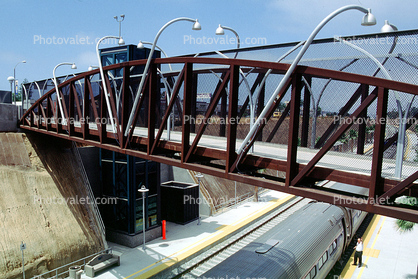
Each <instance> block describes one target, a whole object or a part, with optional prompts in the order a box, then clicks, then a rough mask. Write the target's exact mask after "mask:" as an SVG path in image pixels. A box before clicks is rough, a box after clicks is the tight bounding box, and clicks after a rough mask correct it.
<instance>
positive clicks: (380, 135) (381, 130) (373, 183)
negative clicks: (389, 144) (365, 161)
mask: <svg viewBox="0 0 418 279" xmlns="http://www.w3.org/2000/svg"><path fill="white" fill-rule="evenodd" d="M388 92H389V91H388V90H387V89H385V88H382V87H378V88H377V94H378V98H377V109H376V110H377V111H376V119H377V120H378V121H377V122H378V123H377V124H376V129H375V132H374V151H373V157H372V171H371V177H370V187H369V199H373V198H375V197H376V196H380V195H382V194H383V185H382V182H381V180H382V165H383V146H384V143H385V131H386V121H385V120H386V115H387V108H388ZM383 119H384V120H383Z"/></svg>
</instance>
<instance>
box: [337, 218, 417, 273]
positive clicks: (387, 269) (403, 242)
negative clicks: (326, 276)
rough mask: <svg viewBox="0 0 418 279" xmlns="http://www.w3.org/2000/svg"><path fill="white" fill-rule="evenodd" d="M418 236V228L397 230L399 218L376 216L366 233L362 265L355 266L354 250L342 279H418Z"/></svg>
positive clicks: (364, 235)
mask: <svg viewBox="0 0 418 279" xmlns="http://www.w3.org/2000/svg"><path fill="white" fill-rule="evenodd" d="M417 239H418V227H416V226H415V227H414V229H413V230H412V231H411V232H403V233H400V232H399V231H397V230H396V219H394V218H390V217H385V216H380V215H375V216H374V217H373V219H372V221H371V222H370V224H369V226H368V228H367V230H366V231H365V233H364V234H363V244H364V245H363V246H364V250H363V263H362V266H361V267H360V268H359V267H357V266H355V265H353V262H354V251H353V254H352V255H351V257H350V260H349V262H348V263H347V265H346V266H345V268H344V270H343V271H342V273H341V275H340V276H339V277H338V279H342V278H344V279H416V278H418V273H417V272H418V241H417ZM335 278H337V276H336V277H335Z"/></svg>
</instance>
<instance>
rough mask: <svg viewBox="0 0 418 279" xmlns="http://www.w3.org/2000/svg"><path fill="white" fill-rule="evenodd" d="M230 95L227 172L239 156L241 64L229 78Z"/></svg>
mask: <svg viewBox="0 0 418 279" xmlns="http://www.w3.org/2000/svg"><path fill="white" fill-rule="evenodd" d="M229 81H230V82H229V95H228V103H229V107H228V119H227V120H228V121H227V127H228V131H227V137H226V162H225V172H230V171H231V168H232V165H233V164H234V162H235V159H236V157H237V153H236V152H235V149H236V142H237V126H238V119H237V118H238V89H239V66H237V65H234V66H232V67H231V78H230V79H229Z"/></svg>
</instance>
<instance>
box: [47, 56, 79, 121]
mask: <svg viewBox="0 0 418 279" xmlns="http://www.w3.org/2000/svg"><path fill="white" fill-rule="evenodd" d="M62 65H71V69H77V66H76V65H75V63H69V62H63V63H59V64H58V65H57V66H55V68H54V70H53V71H52V76H53V77H54V85H55V92H56V94H57V103H58V105H59V108H60V112H61V118H62V120H63V123H64V124H66V123H67V121H66V119H65V117H64V111H63V109H62V103H61V96H60V94H59V91H58V83H57V78H56V76H55V71H56V70H57V68H58V67H59V66H62ZM57 125H58V123H57Z"/></svg>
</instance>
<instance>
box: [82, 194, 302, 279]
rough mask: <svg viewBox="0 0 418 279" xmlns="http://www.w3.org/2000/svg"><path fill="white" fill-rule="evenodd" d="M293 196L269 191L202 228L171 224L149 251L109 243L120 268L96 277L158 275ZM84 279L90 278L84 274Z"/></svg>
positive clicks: (206, 221) (207, 221)
mask: <svg viewBox="0 0 418 279" xmlns="http://www.w3.org/2000/svg"><path fill="white" fill-rule="evenodd" d="M292 197H294V196H293V195H289V194H285V193H281V192H277V191H266V192H264V193H263V194H261V195H260V196H259V201H258V202H254V201H247V202H244V203H241V204H238V205H237V206H236V207H232V208H230V209H228V210H226V211H224V212H223V213H220V214H217V215H215V216H210V217H206V218H205V217H202V219H201V222H200V225H198V224H197V223H198V221H193V222H191V223H188V224H186V225H179V224H175V223H171V222H167V229H166V234H167V236H166V240H163V239H162V237H159V238H157V239H154V240H152V241H150V242H148V243H146V249H145V250H143V248H142V245H141V246H138V247H135V248H128V247H125V246H121V245H118V244H115V243H109V246H110V247H112V249H113V253H114V254H116V255H119V256H120V266H113V267H110V268H109V269H107V270H106V271H105V272H101V273H98V274H97V275H96V276H95V277H94V278H99V279H112V278H115V279H116V278H117V279H121V278H132V279H133V278H150V277H152V276H155V275H157V274H159V273H160V272H161V271H164V270H167V269H169V268H172V267H173V266H175V265H176V264H178V263H179V262H181V261H183V260H185V259H187V258H189V257H191V256H192V255H194V254H195V253H196V252H198V251H200V250H205V249H207V248H210V247H213V246H214V245H216V244H217V243H218V242H221V241H222V240H223V239H224V238H226V237H227V236H229V235H231V234H234V233H235V232H237V231H239V230H241V229H243V228H244V227H246V226H247V225H248V224H250V223H252V222H254V221H256V220H258V219H260V218H261V217H263V216H265V215H266V214H268V213H269V212H270V211H272V210H274V209H275V208H277V207H280V206H281V205H283V204H285V203H286V202H287V201H289V200H290V199H291V198H292ZM81 278H83V279H87V278H90V277H87V276H86V275H85V274H83V275H82V277H81ZM156 278H158V277H156Z"/></svg>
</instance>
